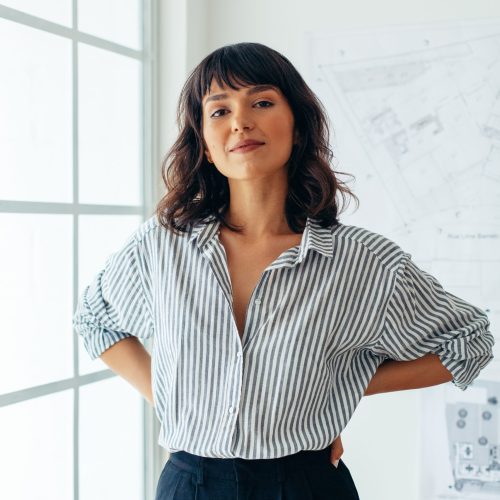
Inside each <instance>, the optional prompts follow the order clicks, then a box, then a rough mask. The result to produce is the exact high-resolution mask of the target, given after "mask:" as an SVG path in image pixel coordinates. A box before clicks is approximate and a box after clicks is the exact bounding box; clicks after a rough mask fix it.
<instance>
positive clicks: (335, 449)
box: [330, 436, 344, 467]
mask: <svg viewBox="0 0 500 500" xmlns="http://www.w3.org/2000/svg"><path fill="white" fill-rule="evenodd" d="M343 453H344V447H343V446H342V439H341V437H340V436H338V437H337V439H335V441H333V443H332V444H331V445H330V461H331V462H332V464H333V465H335V467H338V465H339V460H340V457H341V456H342V454H343Z"/></svg>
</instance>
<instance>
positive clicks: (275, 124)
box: [269, 116, 293, 141]
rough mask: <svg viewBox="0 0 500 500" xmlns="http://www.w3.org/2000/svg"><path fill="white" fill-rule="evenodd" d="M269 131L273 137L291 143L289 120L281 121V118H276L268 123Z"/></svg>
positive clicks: (291, 130)
mask: <svg viewBox="0 0 500 500" xmlns="http://www.w3.org/2000/svg"><path fill="white" fill-rule="evenodd" d="M269 130H271V131H272V134H273V135H274V137H277V138H279V139H281V140H286V139H288V140H290V141H293V121H291V120H283V117H282V116H277V117H275V118H273V119H272V120H271V121H270V122H269Z"/></svg>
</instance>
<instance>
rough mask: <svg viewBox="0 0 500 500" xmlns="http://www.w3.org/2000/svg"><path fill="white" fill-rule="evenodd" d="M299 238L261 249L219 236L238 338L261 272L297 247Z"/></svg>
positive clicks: (273, 242) (269, 243)
mask: <svg viewBox="0 0 500 500" xmlns="http://www.w3.org/2000/svg"><path fill="white" fill-rule="evenodd" d="M301 239H302V234H295V235H290V236H287V237H286V238H281V239H279V240H276V241H268V242H266V244H263V245H258V246H257V245H255V246H249V245H244V244H238V243H235V242H234V241H230V240H229V239H227V238H225V237H224V236H223V235H222V234H220V235H219V241H220V243H221V244H222V246H223V247H224V250H225V253H226V261H227V267H228V271H229V277H230V280H231V287H232V293H233V297H232V300H233V311H234V317H235V322H236V325H237V328H238V333H239V335H240V338H242V337H243V332H244V329H245V319H246V312H247V308H248V304H249V302H250V299H251V296H252V293H253V291H254V289H255V287H256V286H257V284H258V282H259V280H260V278H261V276H262V273H263V272H264V270H265V269H266V268H267V267H268V266H269V265H270V264H272V263H273V262H274V261H275V260H276V259H277V258H278V257H279V256H280V255H281V254H282V253H283V252H285V251H287V250H289V249H290V248H292V247H294V246H297V245H300V242H301Z"/></svg>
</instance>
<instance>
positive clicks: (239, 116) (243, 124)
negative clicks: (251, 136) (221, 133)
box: [231, 109, 253, 132]
mask: <svg viewBox="0 0 500 500" xmlns="http://www.w3.org/2000/svg"><path fill="white" fill-rule="evenodd" d="M231 125H232V129H233V132H238V131H239V130H244V129H252V128H253V121H252V119H251V118H250V116H249V115H248V113H245V111H244V110H241V109H240V110H234V111H233V120H232V124H231Z"/></svg>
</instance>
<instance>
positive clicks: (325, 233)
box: [189, 217, 333, 262]
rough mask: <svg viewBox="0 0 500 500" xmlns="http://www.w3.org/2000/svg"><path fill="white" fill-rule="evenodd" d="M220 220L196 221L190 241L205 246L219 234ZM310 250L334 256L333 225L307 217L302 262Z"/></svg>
mask: <svg viewBox="0 0 500 500" xmlns="http://www.w3.org/2000/svg"><path fill="white" fill-rule="evenodd" d="M219 226H220V222H219V221H218V220H216V219H215V218H214V217H208V218H207V219H203V221H201V222H198V223H196V224H195V225H194V226H193V227H192V229H191V234H190V235H189V242H191V241H193V240H196V244H197V246H198V248H201V247H203V246H204V245H206V244H207V243H209V242H210V241H211V240H213V239H214V238H215V237H216V236H217V232H218V230H219ZM309 250H316V251H317V252H319V253H321V254H322V255H324V256H325V257H333V231H332V227H326V228H325V227H322V226H321V225H320V224H319V221H318V220H316V219H313V218H311V217H307V220H306V225H305V228H304V233H303V235H302V241H301V244H300V248H299V253H298V255H297V259H298V262H301V261H302V260H303V259H304V258H305V257H306V255H307V252H308V251H309Z"/></svg>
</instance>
